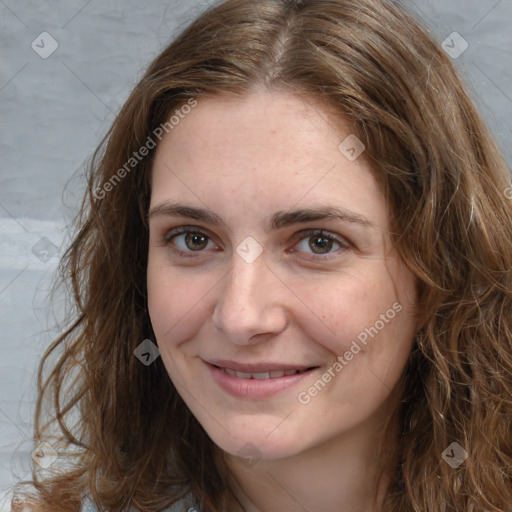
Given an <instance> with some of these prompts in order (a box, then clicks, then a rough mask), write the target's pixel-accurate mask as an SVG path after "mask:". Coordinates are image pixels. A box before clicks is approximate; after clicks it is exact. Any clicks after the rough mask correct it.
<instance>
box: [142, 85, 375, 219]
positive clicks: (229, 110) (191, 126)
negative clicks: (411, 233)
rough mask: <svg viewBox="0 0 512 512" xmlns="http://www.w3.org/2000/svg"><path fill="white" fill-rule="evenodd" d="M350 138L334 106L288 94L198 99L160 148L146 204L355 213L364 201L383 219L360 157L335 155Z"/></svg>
mask: <svg viewBox="0 0 512 512" xmlns="http://www.w3.org/2000/svg"><path fill="white" fill-rule="evenodd" d="M349 137H355V135H354V134H353V133H352V130H351V127H350V125H349V123H348V122H347V121H346V120H344V119H343V118H341V117H340V116H335V115H334V114H333V112H332V109H330V108H329V107H328V106H326V105H325V104H323V103H321V102H319V101H314V100H311V99H309V98H308V99H305V98H304V97H303V96H298V95H295V94H292V93H286V92H283V91H280V92H268V91H266V92H255V93H252V94H250V95H247V96H245V97H235V96H215V97H205V98H199V99H198V103H197V106H195V107H194V108H193V109H192V110H191V111H190V112H189V113H187V114H186V115H183V116H182V118H181V119H180V121H179V123H178V124H176V125H175V126H174V127H173V129H172V130H171V131H170V132H169V133H168V134H166V135H165V136H164V137H163V139H162V142H161V143H160V144H159V146H158V148H157V153H156V156H155V160H154V165H153V180H152V183H153V190H152V200H151V203H152V205H154V204H156V203H157V202H159V201H163V200H166V199H168V198H169V196H172V197H173V198H174V197H176V196H178V197H181V196H183V195H185V196H187V197H190V198H194V196H195V198H194V199H195V200H198V199H199V200H200V201H204V202H206V203H207V204H211V203H212V202H215V199H216V198H217V199H218V200H219V206H221V207H222V206H223V205H224V202H225V200H226V199H227V198H229V197H231V198H232V199H234V198H235V197H239V198H245V200H246V202H247V201H255V202H259V204H261V202H262V201H264V202H265V205H266V207H268V208H272V209H281V208H283V207H287V206H288V207H291V206H292V205H293V203H297V202H301V206H307V204H306V203H307V202H315V203H317V204H318V203H322V202H324V201H329V203H333V201H334V202H336V201H337V202H338V203H343V204H341V206H343V207H345V208H348V209H352V210H355V211H357V209H358V208H360V207H361V206H362V205H364V204H369V205H370V207H369V208H367V212H366V213H367V215H368V214H370V216H371V215H374V216H379V215H380V216H382V212H383V210H384V209H385V204H384V198H383V197H382V194H381V193H380V191H379V189H378V187H377V183H376V181H375V179H374V175H373V170H372V169H371V167H370V166H369V164H368V163H367V161H366V160H365V158H364V153H363V154H362V155H361V156H360V157H359V158H357V159H355V160H353V161H351V160H350V159H348V158H347V155H346V153H344V152H343V151H340V144H341V143H342V142H343V141H345V140H347V138H349ZM349 140H351V139H349ZM342 149H344V147H343V145H342ZM372 209H373V210H374V211H373V212H371V211H369V210H372ZM374 220H375V219H374Z"/></svg>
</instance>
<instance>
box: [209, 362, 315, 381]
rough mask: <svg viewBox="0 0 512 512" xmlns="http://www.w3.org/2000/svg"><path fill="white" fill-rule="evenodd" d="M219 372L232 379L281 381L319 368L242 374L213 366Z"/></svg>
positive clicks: (230, 369)
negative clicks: (282, 378) (283, 378)
mask: <svg viewBox="0 0 512 512" xmlns="http://www.w3.org/2000/svg"><path fill="white" fill-rule="evenodd" d="M212 366H213V367H215V368H217V369H218V370H221V371H223V372H224V373H226V374H228V375H231V377H237V378H238V379H260V380H267V379H280V378H281V377H288V376H290V375H297V374H299V373H306V372H308V371H310V370H314V369H316V368H318V366H311V367H309V368H305V369H290V370H269V371H258V372H241V371H238V370H234V369H233V368H227V367H222V366H217V365H215V364H214V365H212Z"/></svg>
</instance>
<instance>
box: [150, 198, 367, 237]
mask: <svg viewBox="0 0 512 512" xmlns="http://www.w3.org/2000/svg"><path fill="white" fill-rule="evenodd" d="M160 215H164V216H175V217H187V218H190V219H194V220H198V221H202V222H205V223H208V224H214V225H219V226H222V227H224V228H226V229H227V230H229V226H228V225H227V224H226V223H225V222H224V221H223V220H222V219H221V217H219V216H218V215H217V214H216V213H214V212H212V211H211V210H208V209H206V208H198V207H196V206H190V205H185V204H179V203H173V202H168V201H165V202H163V203H160V204H157V205H156V206H154V207H153V208H151V210H150V211H149V213H148V219H149V218H151V217H155V216H160ZM318 220H340V221H343V222H348V223H353V224H359V225H360V226H362V227H364V228H366V229H368V228H375V227H376V226H375V225H374V224H372V223H371V222H370V221H369V220H368V219H367V218H365V217H363V216H362V215H360V214H359V213H355V212H352V211H350V210H347V209H345V208H340V207H337V206H324V207H320V208H302V209H295V210H289V211H278V212H276V213H274V215H272V217H271V219H270V229H267V230H266V231H267V232H268V231H270V230H276V229H280V228H283V227H286V226H290V225H293V224H305V223H307V222H314V221H318Z"/></svg>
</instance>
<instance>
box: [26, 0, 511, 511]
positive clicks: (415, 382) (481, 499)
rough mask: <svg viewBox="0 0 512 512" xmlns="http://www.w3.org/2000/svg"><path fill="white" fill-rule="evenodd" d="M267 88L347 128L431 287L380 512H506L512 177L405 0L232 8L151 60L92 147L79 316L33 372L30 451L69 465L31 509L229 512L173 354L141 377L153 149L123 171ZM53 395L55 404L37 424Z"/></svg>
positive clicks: (69, 278) (80, 237)
mask: <svg viewBox="0 0 512 512" xmlns="http://www.w3.org/2000/svg"><path fill="white" fill-rule="evenodd" d="M256 86H259V87H265V88H268V89H272V88H282V89H284V90H289V91H293V92H297V93H300V94H304V95H309V96H310V97H314V98H317V99H318V98H320V99H322V100H323V101H324V102H325V103H326V104H327V105H329V107H330V108H331V109H332V110H333V111H334V112H337V113H339V115H340V116H342V117H344V118H345V119H347V120H348V121H349V122H350V123H351V124H352V126H353V132H354V133H355V134H356V135H357V137H358V138H359V139H360V140H361V141H362V142H363V143H364V144H365V146H366V152H365V156H366V158H368V159H369V160H370V162H371V163H372V167H373V169H374V170H375V175H376V176H377V178H378V180H379V182H380V185H381V187H382V191H383V193H384V194H385V197H386V200H387V202H388V204H389V207H390V210H391V216H392V226H393V240H394V243H395V245H396V247H397V249H398V251H399V253H400V255H401V257H402V258H403V260H404V261H405V263H406V264H407V266H408V267H409V268H410V270H411V271H412V272H413V273H414V274H415V276H416V277H417V279H418V282H419V287H420V293H419V303H418V306H419V310H420V312H421V317H420V319H419V329H418V332H417V335H416V338H415V342H414V347H413V350H412V352H411V355H410V359H409V362H408V365H407V367H406V369H405V370H404V374H403V378H402V381H401V386H400V389H403V390H405V391H404V392H403V393H402V395H401V397H400V401H399V404H398V405H397V408H396V411H395V413H394V417H395V418H396V419H397V421H398V424H399V426H400V427H399V432H398V434H399V435H398V438H396V437H395V438H394V439H393V443H392V445H390V446H391V447H392V449H393V450H394V452H395V454H397V455H398V463H397V465H396V468H395V473H394V476H393V480H392V482H391V485H390V487H389V489H388V492H387V497H386V500H385V506H384V509H385V510H386V512H408V511H411V512H412V511H415V512H419V511H421V512H427V511H428V512H442V511H446V512H448V511H462V510H465V511H466V510H472V507H474V510H475V512H476V511H481V510H487V511H493V512H498V511H500V512H505V511H509V512H510V511H511V510H512V434H511V428H510V421H511V418H512V398H511V397H512V313H511V312H512V308H511V305H512V304H511V302H512V276H511V269H512V201H511V200H510V199H507V194H506V192H505V191H506V190H507V188H508V187H509V186H510V182H509V180H510V178H509V176H508V173H507V166H506V164H505V162H504V160H503V157H502V156H501V154H500V152H499V150H498V148H497V146H496V143H495V142H494V141H493V139H492V138H491V136H490V135H489V132H488V129H487V127H486V126H485V125H484V123H483V122H482V120H481V118H480V117H479V115H478V113H477V111H476V110H475V107H474V105H473V104H472V101H471V99H470V97H469V95H468V93H467V92H466V89H465V86H464V85H463V83H462V82H461V79H460V78H459V77H458V75H457V73H456V71H455V69H454V66H453V64H452V62H451V60H450V57H448V56H447V55H446V54H445V52H444V51H443V50H442V48H441V47H440V45H438V44H437V43H436V42H435V41H433V40H432V39H431V37H430V36H429V35H428V34H427V31H426V29H425V28H423V27H422V26H421V24H420V23H419V22H418V21H416V20H415V19H414V17H413V16H412V15H411V14H409V13H407V12H406V10H405V9H404V7H403V6H400V5H399V4H398V2H397V1H393V0H302V1H286V0H258V1H253V0H227V1H225V2H222V3H220V4H219V5H217V6H214V7H212V8H210V9H209V10H208V11H207V12H205V13H204V14H203V15H202V16H201V17H199V18H198V19H197V20H196V21H195V22H193V23H192V24H191V25H190V26H189V27H188V28H187V29H185V30H184V32H183V33H181V34H180V35H179V37H177V38H176V39H175V40H174V42H172V44H171V45H170V46H168V47H167V48H166V49H165V50H164V51H163V52H162V53H161V54H160V55H159V56H158V57H157V58H156V59H155V60H154V61H153V62H152V63H151V65H150V66H149V68H148V70H147V72H146V73H145V75H144V76H143V78H142V79H141V81H140V83H139V84H138V85H137V86H136V87H135V89H134V90H133V92H132V94H131V96H130V97H129V99H128V100H127V101H126V103H125V104H124V106H123V107H122V109H121V111H120V113H119V114H118V116H117V118H116V120H115V122H114V123H113V125H112V127H111V129H110V130H109V132H108V134H107V135H106V136H105V138H104V140H103V141H102V143H101V144H100V146H99V147H98V149H97V151H96V153H95V154H94V157H93V159H92V161H91V164H90V166H89V179H88V189H87V190H88V193H87V195H86V197H85V199H84V202H83V205H82V208H81V211H80V215H79V217H78V219H77V230H76V236H75V237H74V239H73V242H72V244H71V246H70V247H69V249H68V251H67V252H66V254H65V256H64V258H63V259H62V262H61V267H60V268H61V271H62V272H61V274H62V282H64V283H67V284H68V285H69V288H68V289H69V291H70V294H69V300H70V303H71V304H73V305H74V308H73V310H72V311H71V312H70V316H69V322H68V324H67V326H66V328H65V330H64V332H63V333H62V335H61V336H59V337H58V339H56V340H55V342H54V343H53V344H52V345H51V346H50V347H49V348H48V350H47V351H46V353H45V355H44V358H43V360H42V362H41V366H40V369H39V382H38V387H39V389H38V391H39V397H38V401H37V408H36V415H35V440H36V444H38V443H39V442H41V441H44V440H48V442H49V443H50V444H51V445H52V446H53V447H54V448H55V449H56V450H57V451H58V452H59V454H60V457H59V459H58V461H57V462H55V463H54V464H53V465H52V466H50V468H48V469H49V470H50V472H51V474H46V475H45V476H42V475H39V474H38V473H39V471H38V470H37V467H34V470H33V476H32V477H33V482H32V484H33V487H34V488H35V492H34V493H33V494H32V499H33V500H35V501H37V502H38V503H39V508H38V510H44V511H47V510H48V511H51V512H65V511H66V512H67V511H69V512H71V511H77V510H79V509H80V502H81V499H82V497H83V496H84V495H85V494H87V493H89V494H90V495H91V496H92V497H93V498H94V500H96V502H97V503H98V505H101V506H103V507H106V508H108V509H109V510H111V511H113V512H116V511H121V510H124V509H125V508H126V507H127V506H128V505H133V506H135V507H137V508H140V509H143V510H161V509H162V508H164V507H165V506H168V505H170V504H171V503H173V502H175V501H176V500H177V499H179V498H180V496H182V495H183V494H184V493H186V492H188V491H190V492H191V494H192V495H194V496H195V497H196V498H197V500H198V502H199V504H200V507H201V511H202V512H207V511H219V512H220V511H222V512H226V503H228V501H227V500H228V497H229V496H230V490H229V488H228V486H227V484H226V483H225V481H224V480H223V478H222V472H223V471H224V470H225V468H222V467H221V466H220V463H219V462H218V461H217V459H218V457H217V456H216V454H218V450H219V449H218V448H217V447H216V446H215V445H214V444H213V442H212V441H211V440H210V439H209V438H208V436H207V434H206V433H205V431H204V430H203V428H202V427H201V425H200V424H199V423H198V422H197V421H196V419H195V418H194V417H193V416H192V414H191V413H190V411H189V410H188V408H187V407H186V406H185V404H184V402H183V401H182V399H181V397H180V396H179V395H178V393H177V392H176V390H175V388H174V387H173V385H172V383H171V381H170V379H169V376H168V375H167V373H166V371H165V368H164V366H163V364H162V361H161V359H160V358H159V359H157V360H156V361H155V362H154V363H153V364H151V365H149V366H145V365H144V364H141V362H140V361H139V360H138V359H137V358H136V357H135V356H134V350H135V349H136V348H137V346H139V344H140V343H141V342H142V341H143V340H146V339H152V340H153V341H154V336H153V332H152V328H151V324H150V321H149V317H148V312H147V300H146V265H147V252H148V224H147V218H146V217H147V211H148V206H149V199H150V192H151V165H152V155H153V154H154V151H151V152H150V153H149V155H148V156H146V157H145V158H141V159H140V161H139V160H138V161H137V162H136V164H134V165H133V166H132V165H131V164H130V166H128V167H127V166H126V163H127V162H128V161H129V159H130V158H132V157H133V153H134V152H137V151H138V150H139V149H140V148H141V146H143V145H144V144H145V143H146V141H147V140H148V137H151V138H153V139H154V134H155V130H158V127H159V126H162V125H163V124H164V123H166V122H169V118H170V116H171V115H173V112H175V111H176V109H179V108H180V107H182V106H183V105H185V104H186V103H187V102H190V101H191V99H193V100H194V101H201V97H204V96H212V95H215V94H232V95H238V96H241V95H243V94H247V93H248V92H249V91H251V90H252V89H253V88H254V87H256ZM171 126H172V125H169V124H168V125H167V128H168V130H170V129H172V128H171ZM156 133H158V131H156ZM132 163H133V162H132ZM123 166H124V169H125V172H119V169H121V168H123ZM114 176H117V178H115V179H114ZM118 178H119V179H118ZM107 183H110V185H109V186H107ZM52 358H53V359H54V361H52ZM46 365H50V371H49V372H48V374H47V375H46V376H45V375H44V374H45V368H46ZM64 393H66V394H65V395H63V394H64ZM47 395H48V396H49V398H50V399H51V400H50V401H51V404H52V406H53V408H54V410H53V412H52V413H51V414H50V417H49V420H48V422H44V405H45V404H46V397H47ZM72 414H75V416H76V417H77V418H78V420H79V421H77V422H74V423H73V425H72V426H71V425H70V421H69V419H68V417H70V416H71V415H72ZM52 426H53V427H57V434H54V437H50V436H51V434H50V429H51V428H52ZM52 432H53V431H52ZM454 442H456V443H458V445H460V446H461V447H462V448H464V450H466V452H467V453H468V458H467V459H466V460H465V461H464V462H463V463H462V464H460V465H459V466H458V467H456V468H455V467H451V466H450V465H449V464H448V463H447V462H445V460H443V452H444V451H445V450H446V449H447V448H448V447H449V446H450V445H451V444H452V443H454ZM452 449H453V448H452ZM216 461H217V462H216ZM61 462H62V463H61ZM27 499H28V498H27Z"/></svg>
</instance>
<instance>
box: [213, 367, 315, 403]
mask: <svg viewBox="0 0 512 512" xmlns="http://www.w3.org/2000/svg"><path fill="white" fill-rule="evenodd" d="M207 366H208V368H209V370H210V372H211V374H212V377H213V380H215V382H216V383H217V384H218V385H219V386H220V387H221V388H222V389H223V390H224V391H226V392H228V393H229V394H231V395H233V396H236V397H239V398H255V399H256V398H268V397H269V396H272V395H275V394H277V393H279V392H280V391H283V390H285V389H288V388H291V387H292V386H295V385H297V384H298V383H299V382H301V381H302V380H304V379H305V378H307V377H309V376H310V375H311V374H312V373H313V372H315V371H316V370H318V368H313V369H311V370H307V371H305V372H302V373H296V374H295V375H285V376H283V377H275V378H273V379H241V378H239V377H233V376H232V375H229V374H227V373H226V372H225V371H223V370H221V369H220V368H218V367H216V366H213V365H211V364H208V363H207Z"/></svg>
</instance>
